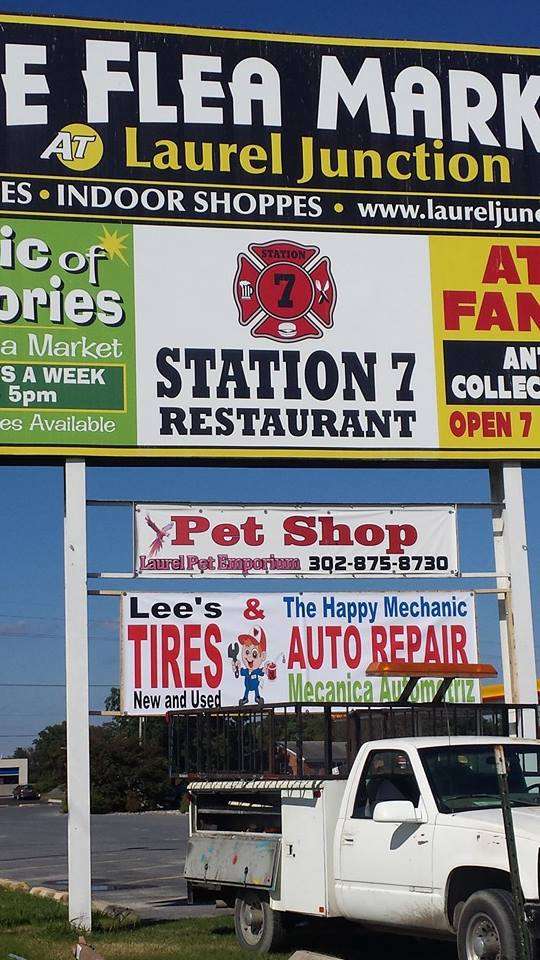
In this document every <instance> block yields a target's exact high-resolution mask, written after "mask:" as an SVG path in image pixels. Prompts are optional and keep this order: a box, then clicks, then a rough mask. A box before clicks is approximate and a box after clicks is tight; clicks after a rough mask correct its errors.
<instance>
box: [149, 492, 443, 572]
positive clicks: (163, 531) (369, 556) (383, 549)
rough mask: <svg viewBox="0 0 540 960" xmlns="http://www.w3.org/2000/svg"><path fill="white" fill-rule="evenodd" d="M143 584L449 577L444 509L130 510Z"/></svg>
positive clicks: (164, 506)
mask: <svg viewBox="0 0 540 960" xmlns="http://www.w3.org/2000/svg"><path fill="white" fill-rule="evenodd" d="M134 519H135V563H134V572H135V573H137V574H139V575H140V576H142V577H163V576H165V577H170V576H171V575H175V574H177V575H181V576H186V577H194V578H197V579H198V578H200V577H201V576H203V575H206V576H207V577H231V576H232V577H238V576H250V577H251V576H271V577H291V576H295V577H327V576H336V577H340V576H347V577H366V576H373V575H374V574H377V573H383V574H384V575H385V576H411V575H412V576H421V575H428V576H430V577H433V576H448V575H456V574H457V573H458V549H457V524H456V509H455V507H452V506H440V507H439V506H437V507H432V506H420V507H416V506H409V507H337V506H310V507H293V506H273V505H269V504H267V505H266V506H229V505H227V506H210V505H203V506H199V505H193V504H191V505H187V504H174V505H171V504H168V505H167V504H155V503H154V504H153V503H147V504H143V503H138V504H136V505H135V517H134Z"/></svg>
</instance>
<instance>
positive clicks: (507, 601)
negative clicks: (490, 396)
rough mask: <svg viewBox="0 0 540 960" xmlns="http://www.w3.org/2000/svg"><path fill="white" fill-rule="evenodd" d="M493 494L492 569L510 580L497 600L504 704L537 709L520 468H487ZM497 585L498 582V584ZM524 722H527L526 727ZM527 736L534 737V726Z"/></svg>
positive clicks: (495, 465)
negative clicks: (522, 704)
mask: <svg viewBox="0 0 540 960" xmlns="http://www.w3.org/2000/svg"><path fill="white" fill-rule="evenodd" d="M490 482H491V492H492V497H493V499H494V501H496V502H497V503H498V504H499V506H498V507H497V508H496V510H495V512H494V517H493V542H494V549H495V564H496V568H497V572H498V573H499V574H506V575H507V576H508V577H509V578H510V592H509V593H506V594H501V595H500V597H501V599H500V600H499V626H500V637H501V653H502V664H503V677H504V695H505V700H506V702H507V703H537V702H538V694H537V690H536V658H535V651H534V632H533V617H532V605H531V587H530V577H529V558H528V552H527V528H526V523H525V501H524V497H523V474H522V469H521V464H513V463H505V464H503V465H499V464H492V465H491V466H490ZM499 582H501V583H502V581H501V580H500V578H499ZM524 722H526V720H525V721H524ZM523 733H524V735H525V736H527V735H528V736H532V737H536V729H535V725H534V723H533V724H532V726H531V728H530V729H529V730H524V731H523Z"/></svg>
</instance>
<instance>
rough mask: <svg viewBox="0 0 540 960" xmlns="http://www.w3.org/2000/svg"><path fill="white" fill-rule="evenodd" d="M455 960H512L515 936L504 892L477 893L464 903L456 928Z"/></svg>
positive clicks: (509, 900) (510, 904) (511, 910)
mask: <svg viewBox="0 0 540 960" xmlns="http://www.w3.org/2000/svg"><path fill="white" fill-rule="evenodd" d="M457 948H458V956H459V960H516V957H517V955H518V933H517V928H516V921H515V917H514V905H513V900H512V896H511V894H510V893H508V891H507V890H480V891H479V892H478V893H473V894H472V895H471V896H470V897H469V899H468V900H467V901H466V903H465V905H464V906H463V909H462V910H461V912H460V914H459V919H458V924H457Z"/></svg>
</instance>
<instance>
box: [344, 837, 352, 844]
mask: <svg viewBox="0 0 540 960" xmlns="http://www.w3.org/2000/svg"><path fill="white" fill-rule="evenodd" d="M343 843H346V844H347V845H348V846H352V845H353V843H354V837H343Z"/></svg>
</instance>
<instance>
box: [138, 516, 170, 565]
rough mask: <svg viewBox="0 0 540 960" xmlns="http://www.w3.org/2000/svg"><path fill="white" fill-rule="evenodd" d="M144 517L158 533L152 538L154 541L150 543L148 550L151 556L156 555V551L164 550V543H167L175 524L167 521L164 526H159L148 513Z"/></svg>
mask: <svg viewBox="0 0 540 960" xmlns="http://www.w3.org/2000/svg"><path fill="white" fill-rule="evenodd" d="M144 519H145V520H146V522H147V524H148V526H149V527H150V529H151V530H153V531H154V533H155V534H156V536H155V538H154V539H153V540H152V543H151V544H150V549H149V551H148V554H149V556H150V557H155V555H156V553H159V552H160V550H163V544H164V543H165V540H166V539H167V537H168V536H169V534H170V532H171V530H172V528H173V526H174V524H173V523H166V524H165V526H164V527H158V525H157V523H154V521H153V520H152V518H151V517H149V516H148V514H147V515H146V517H145V518H144Z"/></svg>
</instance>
